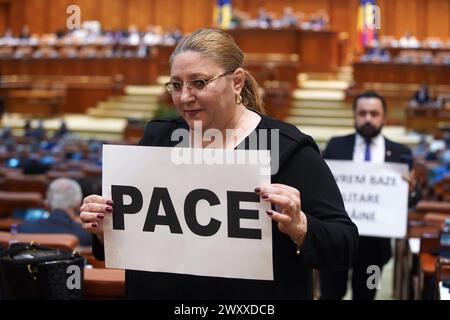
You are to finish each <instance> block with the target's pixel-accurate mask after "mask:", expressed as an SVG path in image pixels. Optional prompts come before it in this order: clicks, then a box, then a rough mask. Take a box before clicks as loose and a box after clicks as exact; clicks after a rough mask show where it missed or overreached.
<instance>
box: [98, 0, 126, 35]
mask: <svg viewBox="0 0 450 320" xmlns="http://www.w3.org/2000/svg"><path fill="white" fill-rule="evenodd" d="M92 2H98V5H97V6H98V7H99V8H100V12H99V13H100V17H99V20H100V21H102V26H103V28H104V29H105V30H119V29H124V28H125V29H126V28H127V27H128V25H130V23H128V21H127V10H126V8H127V5H128V1H127V0H101V1H99V0H96V1H92ZM98 7H97V10H98Z"/></svg>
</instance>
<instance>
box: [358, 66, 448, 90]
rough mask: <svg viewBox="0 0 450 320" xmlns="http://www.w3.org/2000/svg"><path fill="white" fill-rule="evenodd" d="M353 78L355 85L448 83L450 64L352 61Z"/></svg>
mask: <svg viewBox="0 0 450 320" xmlns="http://www.w3.org/2000/svg"><path fill="white" fill-rule="evenodd" d="M353 78H354V81H355V83H356V86H358V87H362V86H363V85H364V83H366V82H380V83H405V84H414V83H422V82H427V83H428V84H442V85H448V84H449V83H450V65H436V64H402V63H395V62H387V63H377V62H360V61H359V62H358V61H356V62H354V63H353Z"/></svg>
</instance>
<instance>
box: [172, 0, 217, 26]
mask: <svg viewBox="0 0 450 320" xmlns="http://www.w3.org/2000/svg"><path fill="white" fill-rule="evenodd" d="M213 11H214V2H211V1H205V0H190V1H189V2H185V3H184V10H183V11H182V13H181V25H180V26H181V29H182V30H185V31H187V32H190V31H194V30H196V29H198V28H204V27H210V26H213V24H214V21H213Z"/></svg>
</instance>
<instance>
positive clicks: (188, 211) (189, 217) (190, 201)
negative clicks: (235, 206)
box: [184, 189, 221, 237]
mask: <svg viewBox="0 0 450 320" xmlns="http://www.w3.org/2000/svg"><path fill="white" fill-rule="evenodd" d="M200 200H206V201H208V203H209V204H210V205H211V206H215V205H218V204H220V200H219V198H218V197H217V196H216V194H215V193H214V192H212V191H210V190H206V189H195V190H193V191H191V192H189V194H188V195H187V197H186V201H185V202H184V217H185V219H186V224H187V225H188V227H189V229H191V231H192V232H193V233H195V234H197V235H199V236H204V237H208V236H212V235H214V234H216V233H217V231H219V228H220V224H221V223H220V221H219V220H216V219H214V218H211V220H210V222H209V223H208V224H207V225H206V226H202V225H200V224H199V223H198V220H197V215H196V210H195V209H196V207H197V203H198V202H199V201H200Z"/></svg>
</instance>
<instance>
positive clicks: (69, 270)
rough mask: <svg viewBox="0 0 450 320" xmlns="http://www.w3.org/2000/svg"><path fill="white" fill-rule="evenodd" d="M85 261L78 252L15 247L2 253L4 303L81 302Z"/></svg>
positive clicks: (0, 268)
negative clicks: (39, 300)
mask: <svg viewBox="0 0 450 320" xmlns="http://www.w3.org/2000/svg"><path fill="white" fill-rule="evenodd" d="M85 262H86V261H85V258H84V257H82V256H81V255H80V254H79V253H78V252H68V251H63V250H60V249H54V248H48V247H43V246H39V245H37V244H35V243H14V244H12V245H11V246H10V247H9V248H8V249H4V250H3V251H0V292H1V294H0V296H1V297H2V299H45V300H47V299H64V300H67V299H70V300H72V299H81V298H82V297H83V279H84V266H85Z"/></svg>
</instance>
